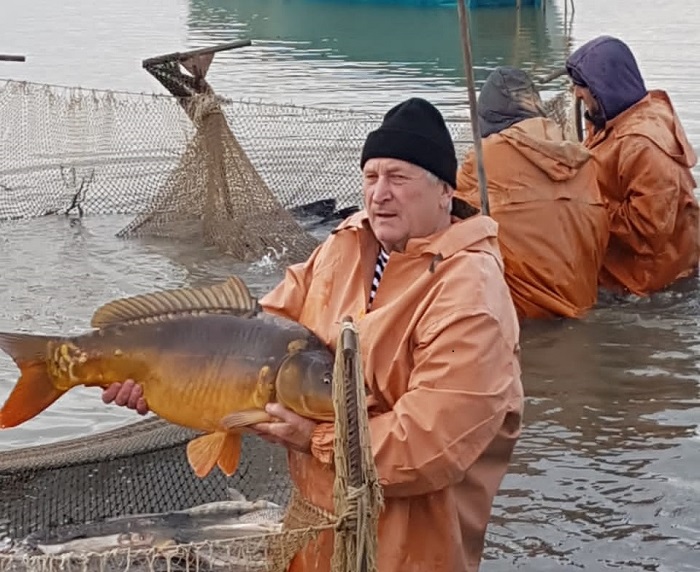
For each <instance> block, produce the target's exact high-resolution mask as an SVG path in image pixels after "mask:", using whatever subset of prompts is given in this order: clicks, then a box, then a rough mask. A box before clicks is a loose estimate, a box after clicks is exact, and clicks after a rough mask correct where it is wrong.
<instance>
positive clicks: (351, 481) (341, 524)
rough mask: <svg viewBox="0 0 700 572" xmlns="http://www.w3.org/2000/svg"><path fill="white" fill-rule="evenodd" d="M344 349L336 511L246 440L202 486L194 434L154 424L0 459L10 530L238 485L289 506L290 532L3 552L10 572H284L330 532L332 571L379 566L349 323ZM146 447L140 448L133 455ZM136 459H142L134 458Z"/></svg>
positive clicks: (338, 382)
mask: <svg viewBox="0 0 700 572" xmlns="http://www.w3.org/2000/svg"><path fill="white" fill-rule="evenodd" d="M337 347H338V349H337V352H336V361H335V368H334V380H333V392H334V398H333V400H334V407H335V411H336V420H335V434H336V442H335V459H334V461H335V467H336V479H335V485H334V491H333V496H334V506H335V511H334V513H329V512H326V511H323V510H321V509H319V508H317V507H315V506H313V505H311V504H309V503H308V502H307V501H305V500H304V499H302V498H301V497H300V495H299V494H298V493H297V492H296V489H295V488H294V487H293V485H291V484H290V480H289V478H288V475H287V473H286V468H285V467H286V464H285V460H284V459H285V457H284V453H283V452H282V451H283V449H282V448H281V447H275V448H273V447H271V446H266V445H264V442H263V441H261V440H260V439H259V438H257V437H255V436H250V437H249V436H246V438H245V439H244V447H243V452H242V455H241V466H240V468H239V470H238V472H237V473H235V474H234V475H233V476H232V477H230V478H227V477H225V476H223V475H222V474H221V473H220V472H218V471H216V472H215V474H214V473H213V474H212V475H211V476H209V477H207V478H204V479H198V478H197V477H195V476H194V475H193V473H192V471H191V469H190V468H189V466H188V465H187V463H186V462H184V461H183V459H184V444H185V443H186V442H187V441H188V440H189V439H190V438H191V437H193V436H195V435H196V434H195V433H194V432H191V431H188V430H185V429H182V428H180V427H175V426H172V425H169V424H168V423H166V422H164V421H162V420H159V419H149V420H146V421H143V422H140V423H138V424H135V425H134V426H132V427H127V428H125V429H121V430H118V431H112V432H108V433H106V434H104V435H102V436H98V437H93V438H90V439H85V440H83V441H82V442H79V441H73V442H69V443H65V444H63V445H58V446H50V447H41V448H36V449H29V450H27V449H25V450H23V451H20V452H18V453H13V454H5V455H3V456H2V457H0V485H1V486H2V492H3V494H2V495H1V496H0V508H1V509H2V512H1V513H0V514H2V519H3V520H4V527H5V529H6V531H7V532H9V533H10V534H11V535H14V536H24V535H25V534H26V533H28V532H29V531H36V530H39V529H50V528H55V527H59V526H65V525H66V524H68V523H70V522H77V523H86V522H97V521H100V520H102V519H104V518H106V517H107V516H109V517H113V516H117V515H121V514H130V513H142V512H164V511H169V510H178V509H180V508H183V507H188V506H193V505H196V504H198V503H201V502H208V501H211V500H212V499H224V498H226V497H227V488H229V487H235V488H236V489H238V490H240V492H242V493H243V494H244V496H247V497H248V498H253V497H255V498H264V497H267V498H272V499H275V500H277V501H278V502H281V503H284V504H286V511H285V515H284V519H283V523H282V527H281V530H280V531H273V532H269V533H262V534H260V533H259V534H252V535H248V536H243V537H238V538H231V539H225V540H216V541H205V542H196V543H189V544H176V543H171V544H167V545H162V546H155V547H147V548H137V549H134V548H114V549H111V550H109V551H106V552H100V553H98V552H70V553H66V554H56V555H53V554H47V555H28V554H23V555H21V556H17V555H12V554H0V571H2V572H6V571H16V572H24V571H30V570H31V571H35V570H36V571H39V570H62V571H67V572H70V571H72V570H80V571H82V572H89V571H92V570H100V571H111V570H127V569H128V570H130V571H134V572H138V571H140V570H148V571H160V570H168V571H177V570H192V571H200V570H227V571H229V572H230V571H236V570H259V571H261V572H262V571H265V572H267V571H269V572H281V571H282V570H285V569H286V567H287V566H288V564H289V562H290V561H291V558H292V557H293V556H294V554H295V553H296V552H297V551H298V550H299V549H300V548H301V547H303V546H304V545H305V544H306V543H307V542H309V541H310V540H312V539H313V538H315V537H316V535H317V534H318V533H319V532H321V531H323V530H333V531H335V549H334V556H333V571H334V572H350V571H351V570H355V566H356V564H357V562H358V555H359V558H360V560H363V559H364V560H365V561H366V563H367V567H366V570H367V571H368V572H373V571H375V570H376V562H375V554H376V537H377V523H378V516H379V512H380V510H381V505H382V494H381V488H380V486H379V482H378V479H377V475H376V471H375V467H374V461H373V458H372V453H371V447H370V444H369V437H368V431H369V429H368V421H367V412H366V403H365V393H364V381H363V379H362V371H361V360H360V356H359V350H358V348H359V345H358V342H357V330H356V328H355V326H354V324H352V322H344V323H343V325H342V327H341V331H340V335H339V339H338V346H337ZM134 449H136V451H134ZM134 452H135V453H136V455H135V456H134V455H133V453H134Z"/></svg>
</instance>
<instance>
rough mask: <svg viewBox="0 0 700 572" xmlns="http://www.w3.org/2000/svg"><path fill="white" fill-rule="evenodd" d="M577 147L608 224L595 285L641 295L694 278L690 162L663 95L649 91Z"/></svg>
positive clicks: (698, 244)
mask: <svg viewBox="0 0 700 572" xmlns="http://www.w3.org/2000/svg"><path fill="white" fill-rule="evenodd" d="M585 143H586V146H587V147H588V148H589V149H590V150H591V152H592V153H593V155H594V157H595V163H596V167H597V176H598V181H599V184H600V189H601V192H602V194H603V196H604V198H605V199H606V201H607V203H608V211H609V217H610V233H611V236H610V243H609V246H608V252H607V254H606V257H605V260H604V262H603V268H602V270H601V275H600V283H601V285H602V286H604V287H607V288H610V289H614V290H623V291H625V290H626V291H630V292H632V293H634V294H638V295H645V294H649V293H651V292H654V291H656V290H659V289H661V288H663V287H665V286H668V285H669V284H671V283H672V282H674V281H675V280H676V279H678V278H681V277H684V276H688V275H691V274H694V273H696V272H697V267H698V256H699V255H700V234H699V233H700V230H699V229H700V225H699V224H698V203H697V200H696V198H695V195H694V193H693V189H694V188H695V187H696V183H695V180H694V178H693V175H692V173H691V171H690V169H691V168H692V167H693V166H694V165H695V164H696V163H697V156H696V154H695V152H694V151H693V148H692V147H691V145H690V143H689V142H688V139H687V137H686V135H685V132H684V130H683V127H682V126H681V123H680V120H679V118H678V116H677V115H676V112H675V110H674V109H673V105H672V104H671V101H670V99H669V97H668V95H667V94H666V93H665V92H663V91H661V90H655V91H650V92H649V94H648V95H647V96H646V97H644V98H643V99H642V100H641V101H639V102H638V103H636V104H635V105H633V106H632V107H630V108H629V109H627V110H626V111H624V112H622V113H621V114H620V115H618V116H617V117H615V119H613V120H612V121H608V122H607V123H606V125H605V128H604V129H602V130H601V131H599V132H597V133H593V131H592V129H591V130H589V132H588V136H587V138H586V141H585Z"/></svg>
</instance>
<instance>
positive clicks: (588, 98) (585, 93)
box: [574, 84, 598, 115]
mask: <svg viewBox="0 0 700 572" xmlns="http://www.w3.org/2000/svg"><path fill="white" fill-rule="evenodd" d="M574 96H576V97H577V98H578V99H582V100H583V104H584V105H585V106H586V109H587V110H588V113H590V114H591V115H594V114H596V113H597V112H598V102H597V101H596V99H595V97H593V94H592V93H591V90H590V89H588V88H587V87H583V86H580V85H576V84H574Z"/></svg>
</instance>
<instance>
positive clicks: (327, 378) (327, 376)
mask: <svg viewBox="0 0 700 572" xmlns="http://www.w3.org/2000/svg"><path fill="white" fill-rule="evenodd" d="M323 383H324V384H326V385H329V384H330V383H333V374H332V373H325V374H324V375H323Z"/></svg>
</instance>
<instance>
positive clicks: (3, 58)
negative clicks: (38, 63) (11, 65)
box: [0, 54, 26, 62]
mask: <svg viewBox="0 0 700 572" xmlns="http://www.w3.org/2000/svg"><path fill="white" fill-rule="evenodd" d="M25 60H26V58H25V57H24V56H12V55H9V54H0V62H23V61H25Z"/></svg>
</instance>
